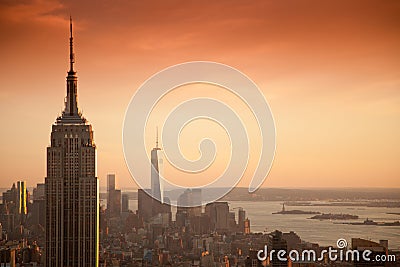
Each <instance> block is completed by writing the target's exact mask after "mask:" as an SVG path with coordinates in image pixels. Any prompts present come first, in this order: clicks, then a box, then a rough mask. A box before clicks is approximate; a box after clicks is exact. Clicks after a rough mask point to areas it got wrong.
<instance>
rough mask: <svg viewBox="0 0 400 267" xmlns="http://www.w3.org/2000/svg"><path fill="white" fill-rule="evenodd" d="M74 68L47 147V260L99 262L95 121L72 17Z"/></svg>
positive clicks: (50, 263)
mask: <svg viewBox="0 0 400 267" xmlns="http://www.w3.org/2000/svg"><path fill="white" fill-rule="evenodd" d="M69 40H70V69H69V71H68V75H67V97H66V99H65V108H64V111H63V112H62V115H61V116H60V117H58V118H57V119H56V122H55V123H54V124H53V125H52V131H51V138H50V142H51V144H50V146H49V147H47V177H46V245H45V254H46V257H45V258H46V261H45V262H46V265H45V266H47V267H67V266H73V267H79V266H81V267H83V266H85V267H87V266H98V264H99V263H98V246H99V231H98V230H99V198H98V179H97V177H96V176H95V175H96V164H95V162H96V160H95V158H96V146H95V144H94V141H93V130H92V126H91V125H90V124H89V123H88V122H87V121H86V119H85V118H84V117H83V116H82V114H81V113H80V112H79V110H78V101H77V98H78V94H77V75H76V71H75V70H74V53H73V37H72V20H71V21H70V39H69Z"/></svg>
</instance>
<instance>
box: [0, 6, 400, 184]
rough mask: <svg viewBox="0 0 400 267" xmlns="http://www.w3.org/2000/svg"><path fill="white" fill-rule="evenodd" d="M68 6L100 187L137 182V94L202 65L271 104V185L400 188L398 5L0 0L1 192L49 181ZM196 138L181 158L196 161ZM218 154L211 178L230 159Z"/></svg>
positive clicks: (59, 107) (187, 93)
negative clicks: (243, 83)
mask: <svg viewBox="0 0 400 267" xmlns="http://www.w3.org/2000/svg"><path fill="white" fill-rule="evenodd" d="M70 14H71V15H72V16H73V19H74V43H75V53H76V64H75V66H76V69H77V71H78V94H79V106H80V109H81V110H82V111H83V114H84V116H85V117H86V118H87V119H88V120H89V122H90V123H91V124H92V125H93V127H94V131H95V135H94V137H95V142H96V144H97V147H98V150H97V153H98V161H97V163H98V165H97V174H98V177H99V178H100V181H101V185H102V186H104V185H105V180H106V174H107V173H109V172H113V173H116V175H117V180H118V184H119V186H120V187H122V188H124V187H133V186H135V184H134V182H133V181H132V179H131V178H130V175H129V172H128V170H127V168H126V166H125V162H124V159H123V153H122V123H123V118H124V113H125V110H126V107H127V105H128V103H129V99H130V98H131V96H132V95H133V93H134V92H135V90H136V89H137V88H138V87H139V86H140V84H142V83H143V82H144V81H145V80H146V79H147V78H148V77H149V76H151V75H153V74H154V73H156V72H158V71H160V70H161V69H163V68H165V67H168V66H170V65H174V64H178V63H182V62H186V61H193V60H207V61H217V62H221V63H224V64H228V65H230V66H233V67H235V68H237V69H239V70H240V71H242V72H244V73H245V74H247V75H248V76H249V77H251V78H252V80H253V81H255V82H256V83H257V84H258V86H259V87H260V89H261V90H262V91H263V93H264V95H265V97H266V99H267V100H268V102H269V104H270V107H271V110H272V112H273V115H274V118H275V123H276V131H277V150H276V157H275V162H274V165H273V167H272V170H271V172H270V175H269V177H268V178H267V180H266V181H265V183H264V186H272V187H276V186H279V187H299V186H301V187H328V186H329V187H400V164H399V162H400V138H399V137H400V49H399V47H400V19H399V17H400V2H399V1H397V0H395V1H380V0H376V1H369V0H361V1H348V0H345V1H319V0H315V1H212V2H210V3H209V4H205V3H204V1H159V2H156V1H131V0H119V1H105V0H99V1H77V0H74V1H46V0H33V1H11V0H2V1H0V47H1V49H0V53H1V54H0V55H1V59H2V65H1V67H0V68H1V72H0V73H1V74H0V77H1V85H0V88H1V90H0V114H1V115H0V116H1V117H0V118H1V125H2V127H1V131H0V147H1V154H0V162H1V164H0V166H1V168H0V170H1V172H0V187H8V186H11V183H12V181H16V180H20V179H23V180H27V182H28V186H34V185H35V184H36V183H39V182H44V177H45V173H46V154H45V152H46V147H47V146H48V145H49V141H50V131H51V125H52V123H54V121H55V119H56V117H57V116H58V115H59V114H60V113H61V111H62V109H63V107H64V104H63V99H64V97H65V94H66V89H65V76H66V71H67V69H68V35H69V33H68V31H69V26H68V23H69V22H68V20H69V15H70ZM216 91H217V89H215V91H214V89H212V88H208V89H207V90H205V91H204V92H208V93H210V94H216ZM204 92H202V93H204ZM196 93H198V91H196V90H195V88H191V89H190V88H188V89H187V90H181V91H180V94H178V96H176V97H177V98H182V99H185V97H186V98H187V97H191V96H193V95H196ZM227 99H229V96H227ZM230 101H233V102H232V103H234V100H230ZM234 105H235V104H234ZM166 106H168V105H166ZM236 107H237V108H239V109H240V104H237V105H236ZM164 108H165V107H164ZM244 113H246V111H244ZM244 116H246V115H244ZM192 127H194V128H195V127H196V126H195V125H194V126H192ZM208 127H210V128H208V129H207V130H208V131H211V129H213V127H214V128H215V129H214V130H213V131H212V134H215V136H216V137H215V138H216V139H217V140H220V141H221V142H227V140H226V137H224V136H223V132H221V129H218V127H215V125H214V126H211V125H210V126H208ZM192 132H196V131H193V130H192ZM188 133H190V129H188ZM188 133H186V135H187V137H186V139H185V138H183V140H184V141H183V142H184V143H183V145H184V146H185V151H186V150H187V151H186V152H185V151H184V153H187V155H188V157H191V156H193V157H196V155H195V153H194V154H191V152H190V149H191V148H192V149H193V151H197V150H196V149H197V145H194V146H193V147H190V146H186V145H185V142H195V141H196V138H195V137H193V136H192V135H190V134H188ZM200 133H201V131H200ZM203 133H205V132H203ZM183 134H184V133H183ZM149 138H154V134H153V133H151V135H149ZM193 138H194V139H193ZM198 138H201V134H200V135H199V136H198ZM151 140H153V139H151ZM152 145H153V144H149V146H150V147H151V146H152ZM222 155H224V154H223V153H222ZM217 163H218V165H217V166H215V170H214V171H215V173H217V172H218V171H221V170H223V168H224V167H223V164H224V163H226V158H224V157H222V158H220V159H218V161H217ZM251 164H254V162H251ZM251 164H250V168H249V169H248V171H247V173H246V175H245V177H244V178H245V179H243V182H242V183H241V184H240V185H242V186H246V185H247V184H248V181H249V177H250V174H251ZM166 172H167V173H168V170H166ZM169 173H171V174H174V177H180V176H179V175H178V174H175V173H174V172H173V170H170V172H169ZM149 175H150V170H149ZM166 175H167V174H166ZM209 177H210V175H209V174H207V175H205V176H204V177H203V178H202V179H209ZM178 180H179V179H178Z"/></svg>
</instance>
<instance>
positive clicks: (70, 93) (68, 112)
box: [63, 17, 80, 117]
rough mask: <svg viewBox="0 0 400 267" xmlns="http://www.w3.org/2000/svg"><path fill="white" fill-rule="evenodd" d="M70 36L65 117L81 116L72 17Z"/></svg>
mask: <svg viewBox="0 0 400 267" xmlns="http://www.w3.org/2000/svg"><path fill="white" fill-rule="evenodd" d="M69 30H70V37H69V63H70V68H69V71H68V76H67V97H66V101H65V109H64V112H63V117H80V114H79V110H78V92H77V89H78V77H77V76H76V71H74V63H75V54H74V49H73V37H72V18H71V17H70V24H69Z"/></svg>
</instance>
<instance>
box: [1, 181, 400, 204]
mask: <svg viewBox="0 0 400 267" xmlns="http://www.w3.org/2000/svg"><path fill="white" fill-rule="evenodd" d="M10 187H11V185H10ZM7 189H9V188H0V192H4V191H6V190H7ZM28 190H29V191H30V192H32V188H28ZM220 190H222V189H221V188H212V189H209V190H207V191H204V190H203V192H202V197H203V200H209V199H211V198H212V196H213V195H214V194H215V192H218V191H220ZM183 191H184V190H173V191H166V192H165V195H166V196H168V197H170V198H171V199H176V198H177V197H178V196H179V195H180V194H182V192H183ZM122 193H124V194H128V195H129V198H130V199H131V200H135V199H137V189H134V188H129V189H124V188H122ZM106 197H107V194H106V189H105V188H101V190H100V199H105V198H106ZM1 198H2V195H0V199H1ZM219 201H285V202H298V203H297V205H294V206H307V203H306V202H307V201H329V202H335V201H336V202H352V201H365V203H359V204H354V203H353V205H358V206H359V205H363V206H364V205H374V206H375V205H376V206H379V205H381V206H382V205H383V206H386V204H384V203H380V204H378V201H379V202H386V203H389V205H390V206H393V205H391V204H395V205H394V206H397V205H400V188H260V189H258V190H257V191H256V192H254V193H252V194H250V193H249V192H248V189H247V188H245V187H237V188H234V189H233V190H232V191H230V192H229V193H228V194H227V195H226V196H224V197H223V198H221V199H219ZM302 202H303V203H302ZM304 202H305V203H304ZM371 203H376V204H371ZM288 204H289V205H290V203H288ZM291 204H296V203H291ZM343 204H344V203H343ZM349 204H350V203H349ZM328 205H341V204H340V203H339V204H337V203H336V204H335V203H332V204H328Z"/></svg>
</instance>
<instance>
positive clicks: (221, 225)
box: [205, 202, 230, 233]
mask: <svg viewBox="0 0 400 267" xmlns="http://www.w3.org/2000/svg"><path fill="white" fill-rule="evenodd" d="M205 214H206V215H207V216H208V217H209V218H210V227H211V230H212V231H217V232H221V233H223V232H228V231H229V230H230V229H229V216H230V215H229V206H228V202H212V203H208V204H207V205H206V207H205Z"/></svg>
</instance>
